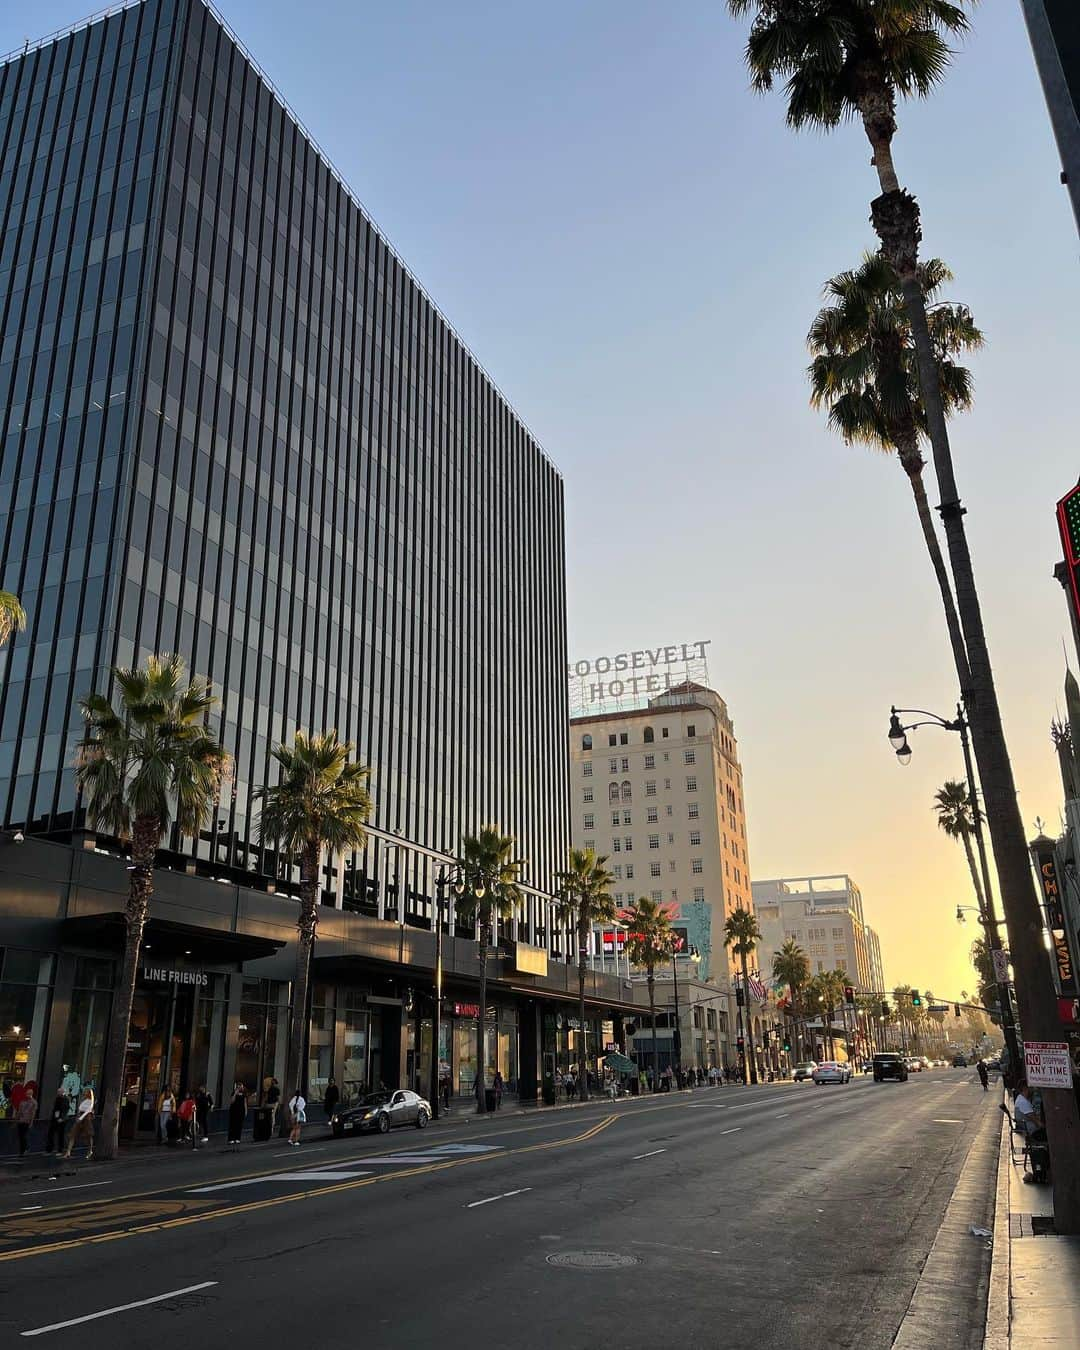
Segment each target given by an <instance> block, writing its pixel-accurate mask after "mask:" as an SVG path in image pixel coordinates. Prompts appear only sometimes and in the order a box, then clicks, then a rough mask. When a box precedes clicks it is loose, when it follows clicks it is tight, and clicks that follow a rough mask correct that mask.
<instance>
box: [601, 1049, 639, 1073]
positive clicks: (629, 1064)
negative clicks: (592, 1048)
mask: <svg viewBox="0 0 1080 1350" xmlns="http://www.w3.org/2000/svg"><path fill="white" fill-rule="evenodd" d="M604 1068H606V1069H610V1070H611V1071H612V1072H613V1073H634V1074H636V1073H637V1071H638V1067H637V1065H636V1064H635V1063H634V1061H633V1060H632V1059H631V1058H630V1056H629V1055H621V1054H620V1053H619V1052H618V1050H613V1051H612V1052H611V1054H610V1055H605V1056H604Z"/></svg>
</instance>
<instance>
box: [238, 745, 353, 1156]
mask: <svg viewBox="0 0 1080 1350" xmlns="http://www.w3.org/2000/svg"><path fill="white" fill-rule="evenodd" d="M352 749H353V747H352V746H351V745H350V744H349V743H348V742H347V741H340V740H338V734H337V732H336V731H326V732H323V733H322V734H321V735H316V736H309V735H308V734H307V733H306V732H303V731H298V732H297V733H296V736H295V738H294V740H293V743H292V745H279V746H276V747H275V748H274V750H273V752H272V753H273V757H274V759H275V760H276V761H277V763H278V766H279V775H278V781H277V783H276V784H275V785H274V786H273V787H262V788H259V789H258V790H257V791H256V793H255V799H256V800H257V801H260V802H261V803H262V806H261V808H260V812H259V825H258V832H259V841H260V843H268V842H273V844H274V846H275V847H276V848H277V849H278V850H280V851H281V852H283V853H285V854H286V855H287V856H289V857H291V858H295V859H296V860H297V862H299V864H300V914H299V916H298V918H297V937H296V975H295V977H294V979H293V991H292V993H293V996H292V1009H291V1014H290V1017H289V1066H288V1077H287V1080H286V1082H287V1085H288V1090H289V1091H292V1090H293V1089H296V1088H299V1089H301V1090H303V1089H304V1088H305V1087H306V1080H307V1064H306V1063H305V1062H304V1059H305V1055H304V1047H305V1044H306V1039H307V1038H306V1032H307V1019H308V985H309V983H310V980H311V955H312V951H313V950H314V947H315V929H316V926H317V925H318V922H319V892H320V890H321V889H322V887H321V883H320V877H321V875H322V872H321V869H322V856H323V851H324V850H325V849H330V850H331V851H332V852H337V853H351V852H352V851H353V850H354V849H359V848H363V847H364V845H365V844H366V843H367V831H366V829H365V828H364V827H365V825H366V824H367V821H368V817H369V816H370V815H371V795H370V793H369V792H368V788H367V781H368V777H369V774H370V770H369V769H368V768H367V766H366V765H363V764H358V763H357V762H356V761H355V760H351V759H350V758H349V756H350V755H351V754H352ZM287 1123H288V1122H287V1121H286V1120H284V1119H283V1120H282V1132H283V1133H284V1132H285V1130H286V1128H287Z"/></svg>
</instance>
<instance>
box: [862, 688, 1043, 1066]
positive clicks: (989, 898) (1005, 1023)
mask: <svg viewBox="0 0 1080 1350" xmlns="http://www.w3.org/2000/svg"><path fill="white" fill-rule="evenodd" d="M889 712H890V716H889V732H888V736H889V744H890V745H891V746H892V748H893V749H894V750H895V751H896V758H897V759H898V760H899V761H900V763H901V764H907V763H908V762H909V760H910V759H911V746H910V745H909V744H908V739H907V733H908V732H909V731H915V730H916V729H917V728H919V727H940V728H941V729H942V730H943V731H956V732H959V734H960V744H961V747H962V748H963V753H964V774H965V776H966V778H967V789H968V803H969V805H970V807H971V819H972V831H973V833H974V835H975V843H976V847H977V848H978V852H979V870H980V871H981V873H982V883H983V905H984V906H985V908H980V909H979V910H978V914H979V918H980V921H981V923H982V925H983V930H984V932H985V933H986V945H987V946H988V947H989V948H990V950H991V952H995V951H1001V950H1002V945H1001V934H1000V933H999V932H998V929H999V927H1000V922H999V920H998V918H997V916H996V915H995V913H994V894H993V891H992V889H991V887H990V864H989V862H988V861H987V857H986V841H985V839H984V838H983V828H982V812H981V811H980V810H979V793H978V788H977V787H976V786H975V767H974V765H973V763H972V760H971V743H970V740H969V738H968V724H967V719H966V718H965V717H964V709H963V707H962V705H961V704H959V703H958V704H957V705H956V717H955V718H952V719H950V718H948V717H940V716H938V714H937V713H932V712H927V711H926V709H925V708H896V707H893V708H890V710H889ZM901 717H918V718H923V719H924V720H923V721H918V722H911V723H909V724H908V725H907V726H904V725H903V724H902V723H901V721H900V719H901ZM956 917H957V920H958V921H959V922H960V923H963V922H964V920H963V906H960V905H958V906H957V909H956ZM995 964H996V963H995ZM997 987H998V1005H999V1007H1000V1008H1001V1029H1002V1031H1003V1033H1004V1036H1005V1044H1006V1046H1007V1048H1008V1051H1009V1060H1010V1067H1011V1070H1012V1073H1013V1074H1016V1073H1019V1071H1020V1066H1021V1065H1022V1064H1023V1059H1022V1058H1021V1056H1020V1047H1019V1044H1018V1042H1017V1037H1016V1024H1015V1022H1014V1020H1013V1010H1012V996H1011V993H1010V990H1009V982H1008V980H1007V979H1005V980H998V981H997Z"/></svg>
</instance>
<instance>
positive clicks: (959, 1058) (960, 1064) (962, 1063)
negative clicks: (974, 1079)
mask: <svg viewBox="0 0 1080 1350" xmlns="http://www.w3.org/2000/svg"><path fill="white" fill-rule="evenodd" d="M952 1066H953V1068H954V1069H966V1068H967V1066H968V1062H967V1055H953V1061H952Z"/></svg>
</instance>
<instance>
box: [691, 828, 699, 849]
mask: <svg viewBox="0 0 1080 1350" xmlns="http://www.w3.org/2000/svg"><path fill="white" fill-rule="evenodd" d="M690 846H691V848H700V847H701V831H700V830H691V831H690Z"/></svg>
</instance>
